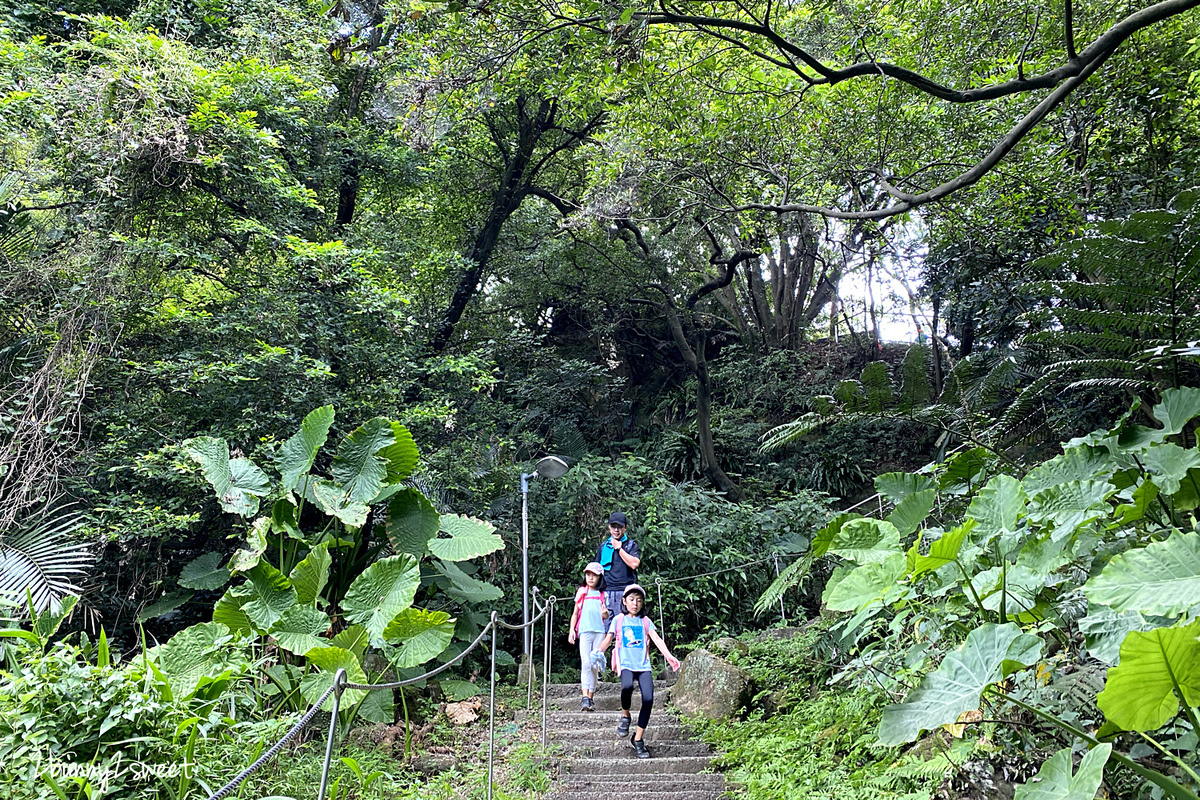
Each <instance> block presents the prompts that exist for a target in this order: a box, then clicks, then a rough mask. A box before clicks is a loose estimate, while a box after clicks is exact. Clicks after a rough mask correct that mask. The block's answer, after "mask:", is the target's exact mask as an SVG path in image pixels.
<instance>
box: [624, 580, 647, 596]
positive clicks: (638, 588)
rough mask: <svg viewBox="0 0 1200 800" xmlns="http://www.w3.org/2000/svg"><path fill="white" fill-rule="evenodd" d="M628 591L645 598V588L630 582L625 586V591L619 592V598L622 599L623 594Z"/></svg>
mask: <svg viewBox="0 0 1200 800" xmlns="http://www.w3.org/2000/svg"><path fill="white" fill-rule="evenodd" d="M630 592H637V593H638V594H640V595H641V596H642V599H643V600H645V599H646V590H645V589H643V588H642V587H641V586H638V585H637V584H636V583H631V584H629V585H628V586H626V587H625V591H623V592H621V599H624V598H625V595H627V594H629V593H630Z"/></svg>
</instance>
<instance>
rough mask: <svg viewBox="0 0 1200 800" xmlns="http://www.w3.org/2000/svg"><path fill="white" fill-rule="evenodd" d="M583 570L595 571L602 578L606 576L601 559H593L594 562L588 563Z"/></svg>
mask: <svg viewBox="0 0 1200 800" xmlns="http://www.w3.org/2000/svg"><path fill="white" fill-rule="evenodd" d="M583 571H584V572H594V573H595V574H597V575H599V576H600V577H602V578H603V577H604V567H602V566H600V562H599V561H593V562H592V563H590V564H588V565H587V566H586V567H584V568H583Z"/></svg>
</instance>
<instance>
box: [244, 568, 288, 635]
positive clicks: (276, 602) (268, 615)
mask: <svg viewBox="0 0 1200 800" xmlns="http://www.w3.org/2000/svg"><path fill="white" fill-rule="evenodd" d="M246 577H247V578H249V581H248V582H247V584H246V586H247V588H248V592H249V594H248V599H247V601H246V604H245V605H244V606H242V612H243V613H245V615H246V616H247V617H249V618H250V622H251V623H253V625H254V628H255V630H257V631H259V632H260V633H265V632H266V631H269V630H270V629H271V628H272V627H273V626H274V625H275V623H276V622H279V620H280V619H281V618H282V617H283V613H284V612H285V611H287V610H288V609H289V608H291V607H292V606H294V605H296V589H295V588H294V587H293V586H292V584H291V582H290V581H288V579H287V578H286V577H285V576H284V574H283V573H282V572H280V571H279V570H277V569H275V568H274V567H273V566H271V565H270V564H268V563H267V562H265V561H261V562H259V564H258V565H257V566H256V567H255V568H254V569H252V570H250V571H249V572H247V573H246Z"/></svg>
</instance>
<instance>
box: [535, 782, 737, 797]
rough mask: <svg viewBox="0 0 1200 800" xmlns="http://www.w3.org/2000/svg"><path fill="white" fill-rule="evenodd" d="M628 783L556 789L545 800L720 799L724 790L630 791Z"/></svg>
mask: <svg viewBox="0 0 1200 800" xmlns="http://www.w3.org/2000/svg"><path fill="white" fill-rule="evenodd" d="M629 787H630V784H629V783H622V784H620V785H619V786H618V785H614V786H613V788H611V789H590V790H558V791H553V792H551V793H550V794H548V795H546V799H545V800H614V798H619V800H683V798H686V800H722V798H724V797H725V793H724V791H721V790H716V789H686V788H666V789H664V790H663V791H661V792H647V791H639V790H633V791H630V788H629Z"/></svg>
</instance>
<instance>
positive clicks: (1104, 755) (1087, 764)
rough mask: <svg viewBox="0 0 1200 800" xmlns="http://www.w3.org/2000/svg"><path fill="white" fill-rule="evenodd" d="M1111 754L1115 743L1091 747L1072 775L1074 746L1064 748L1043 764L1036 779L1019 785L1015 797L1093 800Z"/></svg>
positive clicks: (1050, 799)
mask: <svg viewBox="0 0 1200 800" xmlns="http://www.w3.org/2000/svg"><path fill="white" fill-rule="evenodd" d="M1111 753H1112V745H1111V744H1102V745H1100V746H1098V747H1095V748H1093V749H1092V750H1089V751H1088V753H1087V755H1085V756H1084V757H1083V760H1082V761H1080V762H1079V771H1078V772H1076V773H1075V774H1074V775H1072V774H1071V763H1072V762H1071V748H1070V747H1064V748H1063V749H1062V750H1059V751H1058V752H1057V753H1055V754H1054V755H1053V756H1052V757H1051V758H1050V760H1049V761H1047V762H1046V763H1045V764H1042V768H1041V769H1040V770H1038V774H1037V775H1035V776H1034V777H1033V779H1032V780H1030V781H1029V782H1028V783H1024V784H1021V785H1020V786H1017V787H1016V794H1015V795H1014V800H1092V798H1094V797H1095V796H1096V790H1097V789H1099V788H1100V783H1101V782H1102V781H1103V780H1104V765H1105V764H1106V763H1108V756H1109V754H1111Z"/></svg>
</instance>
